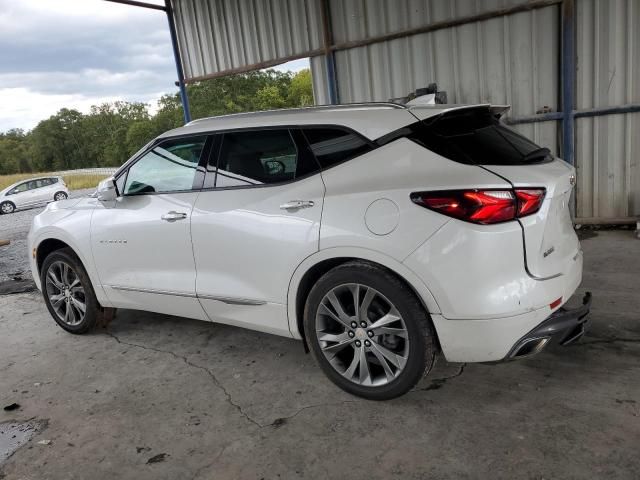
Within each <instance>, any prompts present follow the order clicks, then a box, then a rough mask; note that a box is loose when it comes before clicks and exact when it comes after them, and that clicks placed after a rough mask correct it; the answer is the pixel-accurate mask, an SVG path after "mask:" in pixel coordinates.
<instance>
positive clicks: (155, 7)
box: [106, 0, 166, 12]
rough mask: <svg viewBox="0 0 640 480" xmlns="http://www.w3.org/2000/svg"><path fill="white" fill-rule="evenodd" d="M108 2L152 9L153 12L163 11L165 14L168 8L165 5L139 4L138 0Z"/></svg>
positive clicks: (110, 0) (108, 0)
mask: <svg viewBox="0 0 640 480" xmlns="http://www.w3.org/2000/svg"><path fill="white" fill-rule="evenodd" d="M106 1H107V2H112V3H121V4H123V5H129V6H131V7H142V8H150V9H152V10H162V11H163V12H164V11H165V10H166V8H165V7H164V6H163V5H156V4H154V3H147V2H138V1H136V0H106Z"/></svg>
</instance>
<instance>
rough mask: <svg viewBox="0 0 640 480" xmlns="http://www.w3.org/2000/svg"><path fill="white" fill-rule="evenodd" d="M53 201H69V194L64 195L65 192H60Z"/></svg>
mask: <svg viewBox="0 0 640 480" xmlns="http://www.w3.org/2000/svg"><path fill="white" fill-rule="evenodd" d="M53 199H54V200H55V201H56V202H59V201H60V200H66V199H67V194H66V193H64V192H58V193H56V196H55V197H53Z"/></svg>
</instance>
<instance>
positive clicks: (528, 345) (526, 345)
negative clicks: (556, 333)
mask: <svg viewBox="0 0 640 480" xmlns="http://www.w3.org/2000/svg"><path fill="white" fill-rule="evenodd" d="M549 340H551V337H543V338H529V339H527V340H525V341H524V342H522V343H521V344H520V345H519V346H518V348H516V349H515V351H514V352H513V353H512V354H511V358H524V357H530V356H531V355H535V354H536V353H540V352H541V351H542V350H543V349H544V347H545V346H546V345H547V343H549Z"/></svg>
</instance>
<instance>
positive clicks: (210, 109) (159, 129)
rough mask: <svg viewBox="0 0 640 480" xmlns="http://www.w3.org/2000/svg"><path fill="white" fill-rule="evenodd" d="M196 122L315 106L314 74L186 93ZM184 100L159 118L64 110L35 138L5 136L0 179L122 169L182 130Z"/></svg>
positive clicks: (259, 78)
mask: <svg viewBox="0 0 640 480" xmlns="http://www.w3.org/2000/svg"><path fill="white" fill-rule="evenodd" d="M187 92H188V96H189V105H190V106H191V116H192V117H193V118H194V119H197V118H203V117H210V116H216V115H225V114H229V113H238V112H248V111H255V110H271V109H277V108H295V107H303V106H307V105H312V104H313V90H312V84H311V72H310V71H309V70H308V69H306V70H302V71H300V72H298V73H296V74H292V73H283V72H278V71H275V70H266V71H260V72H250V73H246V74H241V75H234V76H230V77H223V78H217V79H213V80H208V81H205V82H201V83H197V84H194V85H189V86H188V87H187ZM183 118H184V117H183V112H182V104H181V103H180V96H179V95H178V94H177V93H175V94H167V95H163V96H162V97H161V98H160V99H159V100H158V104H157V111H156V113H155V115H152V114H150V113H149V110H148V105H146V104H144V103H137V102H114V103H105V104H102V105H94V106H93V107H91V110H90V112H89V113H87V114H83V113H81V112H78V111H77V110H70V109H67V108H63V109H61V110H60V111H59V112H58V113H56V114H55V115H53V116H51V117H49V118H48V119H46V120H42V121H41V122H40V123H38V125H37V126H36V127H35V128H34V129H33V130H31V131H30V132H27V133H25V132H23V131H22V130H9V131H8V132H5V133H0V175H5V174H14V173H30V172H47V171H56V170H67V169H76V168H85V167H101V166H118V165H121V164H122V163H124V162H125V161H126V160H127V158H129V157H130V156H131V155H133V154H134V153H135V152H136V151H138V150H139V149H140V148H141V147H142V146H143V145H145V144H146V143H148V142H149V141H150V140H152V139H154V138H155V137H157V136H158V135H160V134H161V133H163V132H166V131H167V130H171V129H173V128H177V127H179V126H181V125H182V124H183Z"/></svg>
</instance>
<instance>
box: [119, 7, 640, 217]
mask: <svg viewBox="0 0 640 480" xmlns="http://www.w3.org/2000/svg"><path fill="white" fill-rule="evenodd" d="M111 1H119V3H128V4H131V5H139V6H149V4H146V3H144V2H135V1H128V0H111ZM151 8H156V9H161V10H164V11H165V12H166V13H167V14H168V19H169V25H170V31H171V35H172V40H174V53H175V58H176V66H177V70H178V78H179V84H180V86H181V94H182V99H183V103H184V105H185V117H186V119H188V118H189V117H188V99H187V95H186V90H185V88H184V84H185V83H189V82H198V81H204V80H207V79H211V78H216V77H221V76H225V75H231V74H235V73H242V72H248V71H251V70H256V69H262V68H267V67H270V66H275V65H278V64H281V63H284V62H287V61H290V60H295V59H299V58H307V57H309V58H311V68H312V72H313V79H314V95H315V98H316V103H338V102H340V103H348V102H358V101H381V100H388V99H389V98H393V97H400V96H404V95H406V94H407V93H408V92H410V91H413V90H414V89H416V88H419V87H423V86H426V84H428V83H430V82H437V83H438V85H439V87H440V88H441V89H443V90H446V91H447V92H448V96H449V100H450V101H451V102H452V103H478V102H490V103H496V104H504V103H508V104H511V105H512V110H511V112H510V115H509V117H507V118H506V121H507V123H510V124H512V125H514V127H515V128H517V129H518V130H520V131H521V132H522V133H524V134H526V135H528V136H529V137H531V138H533V139H534V140H536V141H537V142H539V143H542V144H545V145H549V146H550V147H552V149H555V151H556V152H558V153H559V154H560V155H561V156H562V157H563V158H564V159H565V160H566V161H568V162H569V163H572V164H575V165H576V167H577V169H578V184H577V195H576V206H575V207H576V214H577V217H578V218H577V221H578V222H580V223H629V222H634V221H635V219H634V216H635V215H639V214H640V161H639V160H638V158H639V157H640V135H638V133H640V48H638V46H639V45H640V4H639V3H638V2H637V0H600V1H598V0H529V1H523V0H476V1H473V2H471V1H467V0H457V1H445V0H396V1H394V0H237V1H234V0H166V1H165V5H164V6H158V5H152V6H151Z"/></svg>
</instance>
